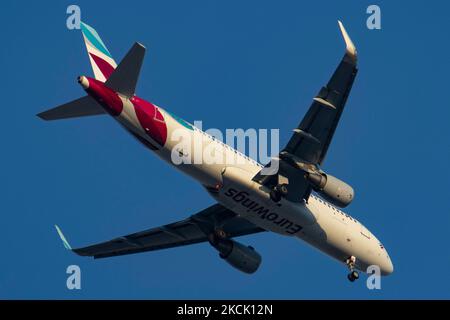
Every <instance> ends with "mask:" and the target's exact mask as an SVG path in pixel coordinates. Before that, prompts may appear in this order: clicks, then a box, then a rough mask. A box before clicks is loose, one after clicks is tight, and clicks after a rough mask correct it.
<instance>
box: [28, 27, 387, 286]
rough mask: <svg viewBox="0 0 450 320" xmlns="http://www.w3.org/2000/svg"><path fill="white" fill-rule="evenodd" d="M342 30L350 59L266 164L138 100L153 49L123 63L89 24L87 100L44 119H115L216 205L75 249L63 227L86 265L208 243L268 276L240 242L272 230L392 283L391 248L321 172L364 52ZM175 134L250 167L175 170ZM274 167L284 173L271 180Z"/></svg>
mask: <svg viewBox="0 0 450 320" xmlns="http://www.w3.org/2000/svg"><path fill="white" fill-rule="evenodd" d="M338 25H339V28H340V32H341V34H342V37H343V40H344V42H345V46H346V48H345V54H344V56H343V58H342V60H341V61H340V63H339V65H338V67H337V69H336V70H335V72H334V73H333V75H332V77H331V78H330V80H329V81H328V83H327V84H326V85H325V86H323V87H322V88H321V89H320V90H319V93H318V94H317V96H315V97H314V98H313V101H312V104H311V106H310V108H309V110H308V111H307V113H306V115H305V116H304V118H303V119H302V120H301V122H300V123H299V125H298V126H297V128H295V129H293V134H292V136H291V138H290V140H289V141H288V143H287V144H286V146H285V147H284V148H283V149H282V150H281V151H280V152H279V153H278V154H277V156H275V157H272V158H271V160H270V161H269V163H268V164H266V165H262V164H260V163H258V162H257V161H255V160H253V159H251V158H249V157H247V156H246V155H244V154H243V153H241V152H239V151H238V150H235V149H233V148H232V147H230V146H228V145H226V144H224V143H223V142H221V141H219V140H218V139H214V138H213V137H211V136H210V135H208V134H207V133H205V132H203V131H201V130H200V129H199V128H197V127H195V126H194V125H192V124H191V123H189V122H187V121H185V120H183V119H181V118H179V117H177V116H175V115H174V114H172V113H170V112H168V111H166V110H165V109H163V108H161V107H159V106H157V105H155V104H154V103H151V102H149V101H146V100H144V99H142V98H140V97H139V96H137V95H136V94H135V88H136V84H137V81H138V78H139V73H140V69H141V66H142V62H143V60H144V55H145V50H146V49H145V47H144V46H143V45H142V44H140V43H138V42H136V43H135V44H134V45H133V46H132V48H131V49H130V50H129V51H128V53H127V54H126V55H125V57H124V58H123V60H122V61H121V62H120V63H119V64H116V62H115V61H114V59H113V57H112V55H111V54H110V52H109V51H108V49H107V48H106V46H105V44H104V43H103V41H102V40H101V38H100V36H99V35H98V33H97V32H96V31H95V29H94V28H92V27H91V26H89V25H87V24H85V23H83V22H82V23H81V31H82V34H83V38H84V42H85V45H86V48H87V52H88V56H89V60H90V63H91V66H92V69H93V73H94V77H93V78H92V77H87V76H79V77H78V83H79V84H80V85H81V87H82V88H83V89H84V91H85V92H86V93H87V95H85V96H83V97H81V98H79V99H76V100H74V101H71V102H69V103H66V104H63V105H61V106H58V107H56V108H53V109H50V110H47V111H44V112H42V113H39V114H38V115H37V116H39V117H40V118H42V119H44V120H59V119H69V118H77V117H85V116H94V115H104V114H109V115H111V116H112V117H113V118H114V119H115V120H116V121H118V122H119V124H121V125H122V126H123V127H124V128H125V129H126V130H127V131H128V132H129V133H130V134H131V135H132V136H134V137H135V138H136V139H137V140H138V141H140V142H141V143H142V144H143V145H144V146H145V147H146V148H148V149H150V150H151V151H152V152H154V153H155V154H156V155H157V156H158V157H159V158H161V159H162V160H164V161H165V162H167V163H169V164H170V165H172V166H174V167H175V168H177V169H179V170H181V171H182V172H184V173H185V174H187V175H188V176H190V177H192V178H193V179H195V180H196V181H198V182H199V183H200V184H201V185H202V186H204V188H205V189H206V191H207V192H208V193H209V195H210V196H211V197H212V198H213V199H215V201H216V203H215V204H214V205H212V206H210V207H208V208H206V209H204V210H202V211H200V212H197V213H195V214H192V215H191V216H189V217H188V218H186V219H184V220H181V221H178V222H174V223H170V224H167V225H163V226H160V227H156V228H151V229H148V230H144V231H140V232H137V233H133V234H129V235H125V236H121V237H118V238H115V239H112V240H110V241H106V242H102V243H98V244H94V245H90V246H86V247H82V248H75V249H74V248H72V247H71V245H70V244H69V242H68V241H67V239H66V238H65V236H64V235H63V233H62V231H61V229H60V228H59V227H58V226H57V225H55V227H56V230H57V232H58V234H59V236H60V238H61V240H62V241H63V244H64V246H65V247H66V248H67V249H69V250H71V251H73V252H74V253H76V254H78V255H80V256H89V257H93V258H107V257H113V256H121V255H128V254H134V253H140V252H146V251H154V250H161V249H167V248H173V247H179V246H185V245H191V244H195V243H201V242H208V243H209V244H210V245H211V246H212V247H213V248H214V249H216V250H217V251H218V253H219V256H220V258H222V259H224V260H225V261H226V262H228V263H229V264H230V265H231V266H232V267H234V268H236V269H238V270H240V271H242V272H244V273H248V274H251V273H254V272H255V271H256V270H257V269H258V268H259V266H260V264H261V260H262V259H261V255H260V254H259V253H258V252H257V251H256V250H255V249H254V248H253V247H251V246H247V245H244V244H242V243H240V242H238V241H237V240H236V239H235V238H237V237H240V236H244V235H250V234H255V233H259V232H264V231H270V232H274V233H277V234H280V235H284V236H289V237H293V238H298V239H301V240H303V241H305V242H306V243H308V244H310V245H311V246H313V247H314V248H316V249H318V250H320V251H322V252H323V253H325V254H326V255H328V256H330V257H332V258H334V259H335V260H337V261H339V262H341V263H342V264H343V265H345V266H346V267H347V268H348V270H349V273H348V274H347V278H348V280H350V281H351V282H354V281H355V280H356V279H358V278H359V272H358V271H361V272H364V273H367V272H368V271H367V268H368V267H369V266H374V265H375V266H378V268H379V271H380V274H381V275H383V276H385V275H389V274H391V273H392V272H393V270H394V267H393V264H392V261H391V259H390V257H389V254H388V252H387V250H386V248H385V247H384V246H383V245H382V243H381V242H380V241H379V240H378V239H377V238H376V237H375V236H374V235H373V234H372V233H371V232H370V231H369V230H368V229H367V228H366V227H365V226H364V225H362V224H361V223H360V222H359V221H357V220H356V219H354V218H353V217H351V216H350V215H348V214H347V213H344V212H343V211H342V210H341V208H344V207H346V206H347V205H349V204H350V203H351V202H352V200H353V198H354V190H353V188H352V187H351V186H350V185H348V184H347V183H345V182H344V181H342V180H340V179H338V178H336V177H334V176H332V175H330V174H329V173H327V172H325V171H324V170H323V169H322V168H321V166H322V163H323V161H324V159H325V156H326V153H327V150H328V147H329V145H330V143H331V140H332V138H333V135H334V132H335V130H336V128H337V125H338V123H339V119H340V118H341V115H342V112H343V110H344V106H345V104H346V101H347V98H348V95H349V93H350V90H351V88H352V85H353V82H354V80H355V77H356V74H357V71H358V69H357V51H356V48H355V45H354V44H353V42H352V40H351V39H350V37H349V35H348V33H347V31H346V29H345V28H344V26H343V24H342V23H341V22H340V21H338ZM175 131H177V132H181V133H182V135H183V137H187V138H191V140H192V141H193V140H195V139H201V141H202V143H203V146H208V147H209V148H212V149H213V150H214V151H215V152H218V153H221V154H224V155H231V156H234V157H237V158H238V160H240V161H238V162H237V163H233V164H222V163H213V164H206V163H195V161H192V162H191V163H188V164H186V163H182V164H179V165H175V164H174V163H173V161H172V154H173V152H174V148H175V146H176V143H177V142H176V141H173V139H170V137H171V135H172V134H173V133H174V132H175ZM178 151H179V152H180V154H181V155H182V156H183V157H187V158H191V157H193V155H192V154H191V153H189V152H184V150H177V152H178ZM274 161H277V163H278V170H275V171H274V172H271V173H270V174H265V173H264V169H266V168H268V167H270V165H271V164H274Z"/></svg>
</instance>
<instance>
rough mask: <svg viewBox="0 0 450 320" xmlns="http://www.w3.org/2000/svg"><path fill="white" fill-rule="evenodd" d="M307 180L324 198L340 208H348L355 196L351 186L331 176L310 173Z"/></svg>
mask: <svg viewBox="0 0 450 320" xmlns="http://www.w3.org/2000/svg"><path fill="white" fill-rule="evenodd" d="M306 180H308V181H309V183H310V184H311V186H312V187H313V189H314V190H315V191H317V192H318V193H319V194H320V195H321V196H322V197H323V198H325V199H326V200H327V201H329V202H331V203H332V204H334V205H336V206H338V207H340V208H344V207H346V206H348V205H349V204H350V203H351V202H352V200H353V197H354V195H355V192H354V191H353V188H352V187H351V186H349V185H348V184H347V183H345V182H344V181H341V180H339V179H338V178H336V177H333V176H332V175H329V174H325V173H309V174H307V175H306Z"/></svg>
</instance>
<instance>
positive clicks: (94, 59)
mask: <svg viewBox="0 0 450 320" xmlns="http://www.w3.org/2000/svg"><path fill="white" fill-rule="evenodd" d="M80 26H81V32H82V33H83V38H84V43H85V44H86V49H87V51H88V54H89V60H90V61H91V65H92V69H93V71H94V74H95V79H97V80H99V81H101V82H105V81H106V79H108V78H109V76H110V75H111V74H112V73H113V71H114V69H116V67H117V64H116V62H115V61H114V59H113V58H112V56H111V53H109V51H108V49H107V48H106V46H105V44H104V43H103V41H102V39H101V38H100V36H99V35H98V33H97V31H95V29H94V28H92V27H91V26H88V25H87V24H85V23H84V22H81V23H80Z"/></svg>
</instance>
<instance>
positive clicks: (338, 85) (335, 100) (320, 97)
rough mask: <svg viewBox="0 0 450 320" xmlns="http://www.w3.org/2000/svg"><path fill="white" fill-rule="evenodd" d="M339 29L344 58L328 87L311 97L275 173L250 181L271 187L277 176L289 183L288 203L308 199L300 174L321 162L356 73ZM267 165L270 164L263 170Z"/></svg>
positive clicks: (350, 51)
mask: <svg viewBox="0 0 450 320" xmlns="http://www.w3.org/2000/svg"><path fill="white" fill-rule="evenodd" d="M339 27H340V30H341V33H342V36H343V38H344V41H345V43H346V51H345V55H344V57H343V58H342V60H341V62H340V63H339V65H338V67H337V69H336V70H335V72H334V74H333V75H332V77H331V79H330V80H329V81H328V84H327V85H326V86H324V87H322V88H321V89H320V91H319V93H318V94H317V96H316V97H314V99H313V102H312V104H311V106H310V107H309V110H308V112H307V113H306V115H305V117H304V118H303V120H302V121H301V122H300V124H299V125H298V126H297V128H295V129H294V130H293V131H294V133H293V135H292V137H291V139H290V140H289V142H288V143H287V145H286V146H285V148H284V149H283V150H282V151H281V152H280V154H279V155H278V157H276V158H275V159H273V160H272V161H279V163H278V164H279V170H278V172H277V173H276V174H275V173H273V174H271V175H263V174H262V172H260V173H259V174H258V175H257V176H255V178H254V180H256V181H258V182H260V183H261V184H264V185H267V186H270V187H273V186H274V185H276V184H277V183H278V182H277V181H279V178H280V176H281V177H284V178H285V179H286V180H287V181H289V196H288V197H287V198H288V199H289V200H291V201H303V199H307V198H308V197H309V194H310V193H311V187H310V185H309V183H308V182H307V181H306V180H305V179H304V174H305V172H308V171H309V170H312V169H314V168H318V166H319V165H321V164H322V163H323V160H324V158H325V155H326V153H327V151H328V147H329V145H330V142H331V140H332V138H333V135H334V132H335V130H336V127H337V125H338V123H339V119H340V118H341V115H342V112H343V111H344V107H345V103H346V101H347V98H348V95H349V93H350V90H351V88H352V85H353V81H354V79H355V77H356V74H357V71H358V70H357V67H356V64H357V53H356V48H355V46H354V44H353V42H352V41H351V39H350V37H349V36H348V34H347V32H346V30H345V29H344V26H343V25H342V23H341V22H340V21H339ZM269 165H271V163H269V164H268V165H267V166H266V167H268V166H269Z"/></svg>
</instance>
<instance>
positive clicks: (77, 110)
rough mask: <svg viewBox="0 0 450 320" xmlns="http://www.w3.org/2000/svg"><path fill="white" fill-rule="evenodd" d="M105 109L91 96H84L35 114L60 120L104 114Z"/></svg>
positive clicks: (47, 118)
mask: <svg viewBox="0 0 450 320" xmlns="http://www.w3.org/2000/svg"><path fill="white" fill-rule="evenodd" d="M104 113H105V110H104V109H103V108H102V107H101V106H100V105H99V104H98V103H97V102H96V101H95V100H94V99H93V98H91V97H89V96H85V97H82V98H79V99H76V100H73V101H71V102H68V103H65V104H63V105H60V106H58V107H56V108H53V109H49V110H47V111H44V112H41V113H39V114H37V116H38V117H39V118H41V119H43V120H60V119H68V118H78V117H86V116H94V115H98V114H104Z"/></svg>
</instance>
